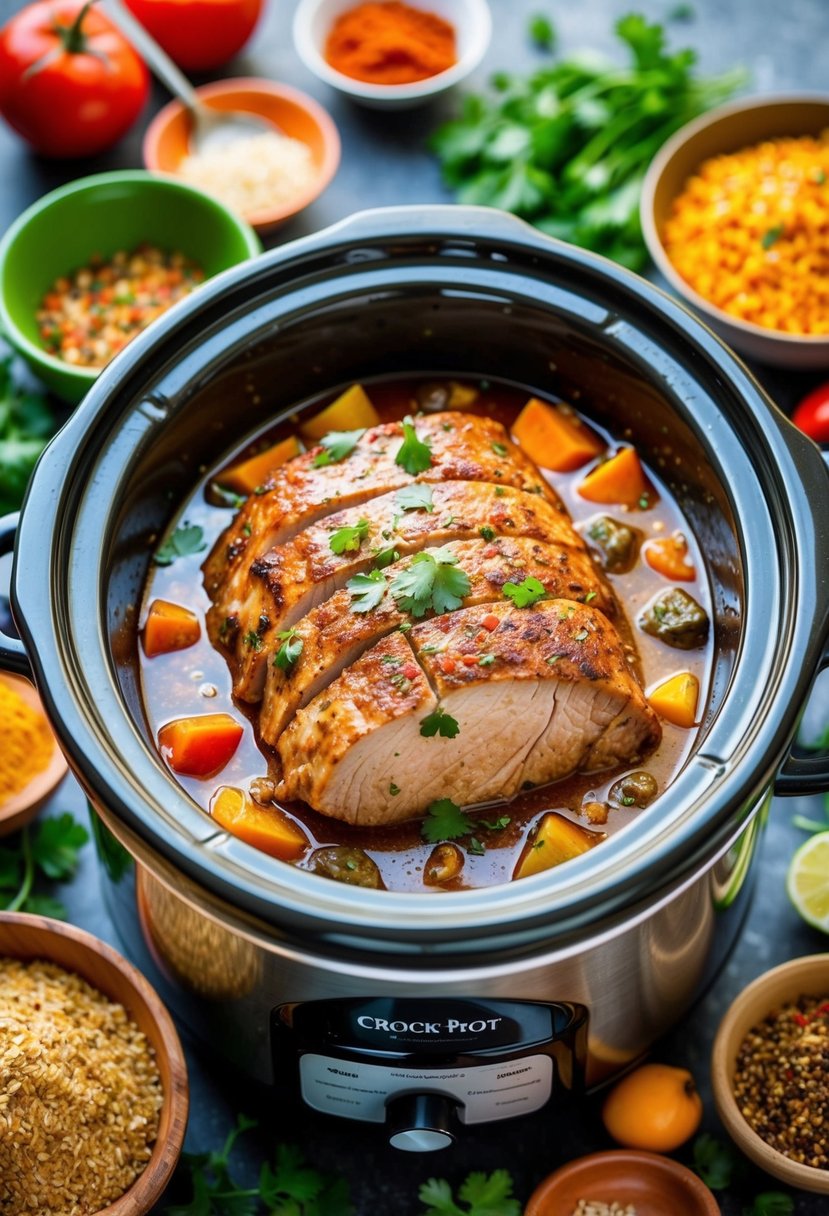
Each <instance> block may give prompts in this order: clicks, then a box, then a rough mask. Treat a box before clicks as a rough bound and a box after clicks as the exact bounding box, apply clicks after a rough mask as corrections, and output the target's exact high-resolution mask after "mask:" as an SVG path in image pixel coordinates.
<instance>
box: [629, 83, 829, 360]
mask: <svg viewBox="0 0 829 1216" xmlns="http://www.w3.org/2000/svg"><path fill="white" fill-rule="evenodd" d="M794 106H801V107H811V106H814V107H815V108H822V109H825V110H826V126H827V128H829V92H817V91H814V90H812V91H809V92H802V93H798V92H789V93H780V94H773V93H760V94H753V95H751V96H748V97H738V98H736V99H734V100H732V101H728V102H725V103H724V104H723V105H720V106H716V107H715V108H714V109H712V110H708V111H706V112H705V113H704V114H701V115H700V116H699V117H698V118H695V119H692V120H691V121H690V122H688V123H686V124H685V125H684V126H682V127H680V129H679V130H678V131H676V132H675V133H674V134H673V135H672V136H671V137H670V139H668V140H667V141H666V142H665V143H664V144H663V145H662V147H661V148H660V150H659V151H658V152H657V153H656V155H655V156H654V158H653V160H652V161H651V162H650V165H649V166H648V169H647V172H646V174H645V178H644V181H643V183H642V192H641V197H640V203H639V215H640V222H641V227H642V234H643V237H644V240H645V244H646V246H647V249H648V253H649V254H650V256H651V258H652V260H653V262H654V263H655V265H656V267H657V269H658V270H659V272H660V274H662V275H663V276H664V277H665V279H666V280H667V281H668V283H669V284H670V287H671V289H672V290H673V291H675V292H676V293H677V295H679V296H680V297H681V298H682V299H683V300H685V301H686V303H688V304H689V305H690V306H691V307H692V308H693V309H694V310H695V311H696V312H697V313H700V314H701V315H702V319H703V321H705V322H706V323H707V324H708V325H710V326H711V328H712V329H714V330H715V331H716V332H717V333H718V334H719V335H720V337H721V338H723V339H724V340H725V341H726V342H728V343H729V344H730V345H731V346H733V347H734V349H735V350H737V351H739V352H740V353H741V354H744V355H748V356H749V357H752V358H755V359H758V360H760V361H761V362H765V363H768V364H773V365H776V366H779V367H791V368H804V369H805V368H816V369H820V368H829V335H823V334H793V333H786V332H784V331H782V330H777V329H769V328H767V327H765V326H762V325H757V324H755V323H754V322H752V321H744V320H743V319H742V318H741V317H737V316H733V315H732V314H731V313H728V312H726V311H725V310H724V309H722V308H720V307H719V306H718V305H716V304H714V303H713V302H712V301H711V300H709V299H707V298H706V297H705V296H703V295H700V293H699V292H697V291H696V290H695V289H694V288H693V287H692V286H691V285H690V283H688V282H686V280H685V279H684V278H683V277H682V276H681V275H680V274H679V272H678V271H677V270H676V269H675V268H674V265H673V263H672V262H671V260H670V258H669V257H668V254H667V252H666V250H665V246H664V244H663V242H662V236H661V232H660V221H659V217H658V216H657V203H658V197H659V194H660V191H661V188H662V186H663V182H664V179H665V177H666V175H667V174H668V173H670V172H671V171H672V170H673V169H674V167H675V166H676V167H679V168H681V170H682V173H681V176H683V177H684V178H685V179H686V180H687V178H688V177H689V176H690V175H691V174H693V173H694V172H696V170H697V169H698V168H699V166H700V164H701V163H702V161H703V160H706V159H708V158H710V157H711V156H717V155H723V154H726V153H728V152H734V151H738V150H739V149H740V148H741V147H746V146H750V145H751V144H756V143H759V142H762V141H763V140H764V139H775V138H782V137H783V135H784V134H797V132H791V131H787V132H784V131H782V130H781V131H780V132H777V131H774V130H772V129H771V128H765V126H764V124H763V123H762V122H760V119H761V118H762V117H768V118H769V120H770V121H771V120H772V117H777V116H781V118H782V116H783V115H784V113H785V111H786V110H787V109H788V108H790V107H794ZM739 118H748V119H751V120H753V121H752V122H751V126H750V129H749V130H747V131H746V134H745V136H739V137H737V138H735V137H734V134H733V129H732V121H733V120H734V119H739ZM774 125H775V124H774V122H773V121H772V126H774ZM718 129H719V130H720V132H721V135H720V139H714V138H713V134H714V133H715V132H717V131H718ZM709 134H711V135H712V138H711V139H710V140H709V141H708V142H709V147H708V150H707V151H705V152H703V153H702V154H701V155H699V154H697V153H695V152H693V149H694V148H695V146H696V144H697V141H698V139H703V140H705V138H706V136H707V135H709ZM800 134H808V132H806V131H801V132H800ZM674 197H675V196H674Z"/></svg>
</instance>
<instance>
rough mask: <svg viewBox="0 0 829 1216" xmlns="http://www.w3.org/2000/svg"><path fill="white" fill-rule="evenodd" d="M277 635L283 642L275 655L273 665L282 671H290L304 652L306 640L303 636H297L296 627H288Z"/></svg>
mask: <svg viewBox="0 0 829 1216" xmlns="http://www.w3.org/2000/svg"><path fill="white" fill-rule="evenodd" d="M276 636H277V637H278V638H279V640H280V641H281V642H282V645H281V646H280V647H279V650H277V652H276V654H275V655H274V656H273V665H274V667H278V668H280V670H281V671H290V670H291V668H292V667H293V665H294V663H296V661H297V659H298V658H299V656H300V655H301V654H302V647H303V645H304V642H303V640H302V638H300V637H297V631H296V630H295V629H286V630H284V631H283V632H281V633H278V634H277V635H276Z"/></svg>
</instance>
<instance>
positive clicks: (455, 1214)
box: [418, 842, 521, 1216]
mask: <svg viewBox="0 0 829 1216" xmlns="http://www.w3.org/2000/svg"><path fill="white" fill-rule="evenodd" d="M479 843H480V842H479ZM481 847H483V846H481ZM512 1188H513V1181H512V1177H511V1176H510V1174H509V1173H508V1172H507V1171H506V1170H495V1171H494V1172H493V1173H492V1174H483V1173H474V1174H469V1175H468V1176H467V1178H466V1180H465V1181H464V1182H462V1183H461V1185H460V1187H459V1188H458V1200H459V1202H456V1201H455V1199H454V1198H453V1196H452V1188H451V1187H450V1185H449V1183H448V1182H447V1181H446V1180H445V1179H443V1178H430V1179H429V1180H428V1182H424V1183H423V1185H422V1186H421V1188H420V1190H419V1192H418V1198H419V1199H420V1202H421V1203H423V1204H426V1205H427V1208H426V1211H425V1212H423V1213H422V1216H521V1204H520V1203H519V1202H518V1200H517V1199H514V1198H513V1196H512ZM460 1203H463V1205H464V1206H463V1207H461V1206H460Z"/></svg>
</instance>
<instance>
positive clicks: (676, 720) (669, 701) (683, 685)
mask: <svg viewBox="0 0 829 1216" xmlns="http://www.w3.org/2000/svg"><path fill="white" fill-rule="evenodd" d="M698 700H699V680H698V679H697V677H696V676H695V675H693V674H692V673H691V672H690V671H681V672H680V673H679V675H676V676H671V678H670V680H666V681H665V683H664V684H660V685H659V686H658V687H657V688H655V689H654V690H653V692H652V693H651V695H650V696H649V697H648V702H649V704H650V706H651V709H655V710H656V712H657V713H658V714H659V715H660V716H661V717H663V718H664V719H665V721H666V722H672V723H673V724H674V726H693V725H694V723H695V721H696V718H697V701H698Z"/></svg>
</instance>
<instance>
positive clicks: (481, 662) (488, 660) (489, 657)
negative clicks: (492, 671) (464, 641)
mask: <svg viewBox="0 0 829 1216" xmlns="http://www.w3.org/2000/svg"><path fill="white" fill-rule="evenodd" d="M494 662H495V655H494V654H482V655H481V657H480V658H479V659H478V666H479V667H491V666H492V664H493V663H494Z"/></svg>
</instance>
